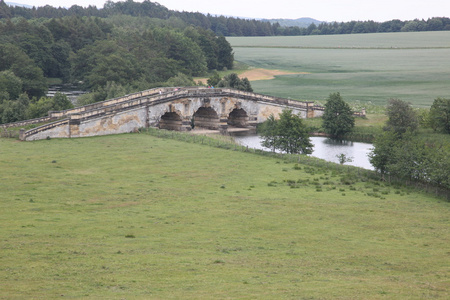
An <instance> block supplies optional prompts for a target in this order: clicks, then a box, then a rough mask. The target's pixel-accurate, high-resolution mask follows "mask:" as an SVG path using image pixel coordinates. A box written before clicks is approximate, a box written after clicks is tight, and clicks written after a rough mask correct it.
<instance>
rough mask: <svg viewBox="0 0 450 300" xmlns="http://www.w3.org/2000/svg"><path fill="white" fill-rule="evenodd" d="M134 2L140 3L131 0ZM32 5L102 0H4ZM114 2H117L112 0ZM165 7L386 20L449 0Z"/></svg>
mask: <svg viewBox="0 0 450 300" xmlns="http://www.w3.org/2000/svg"><path fill="white" fill-rule="evenodd" d="M134 1H135V2H142V1H140V0H134ZM5 2H15V3H22V4H28V5H34V6H45V5H47V4H48V5H51V6H55V7H58V6H62V7H70V6H72V5H74V4H77V5H80V6H89V5H95V6H97V7H98V8H103V5H104V3H105V2H106V1H105V0H6V1H5ZM113 2H117V1H115V0H113ZM152 2H158V3H160V4H161V5H164V6H165V7H167V8H169V9H172V10H178V11H192V12H202V13H210V14H219V15H225V16H237V17H248V18H266V19H281V18H283V19H297V18H302V17H310V18H314V19H317V20H320V21H328V22H331V21H352V20H355V21H358V20H361V21H366V20H374V21H379V22H382V21H388V20H392V19H400V20H413V19H416V18H417V19H428V18H431V17H449V16H450V1H449V0H426V1H424V0H320V1H317V0H225V1H212V0H158V1H152Z"/></svg>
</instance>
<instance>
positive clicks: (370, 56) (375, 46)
mask: <svg viewBox="0 0 450 300" xmlns="http://www.w3.org/2000/svg"><path fill="white" fill-rule="evenodd" d="M227 40H228V41H229V42H230V43H231V45H232V47H233V49H234V52H235V59H236V60H237V61H240V62H243V63H245V64H247V65H249V66H251V67H255V68H266V69H279V70H286V71H291V72H308V73H309V74H297V75H283V76H277V77H276V78H275V79H274V80H270V81H253V82H252V86H253V88H254V90H255V91H256V92H259V93H263V94H270V95H275V96H280V97H286V98H292V99H299V100H314V101H323V100H324V99H326V98H327V97H328V95H329V94H330V93H334V92H340V93H341V95H342V96H343V98H344V99H345V100H346V101H349V102H355V101H360V102H362V103H369V102H370V103H373V104H376V105H385V104H386V101H387V99H389V98H399V99H402V100H404V101H408V102H411V103H412V104H413V105H415V106H417V107H429V106H431V104H432V103H433V100H434V99H435V98H437V97H444V98H446V97H447V98H448V97H449V95H450V85H449V84H448V83H449V82H450V71H449V70H450V59H449V57H450V31H442V32H415V33H379V34H361V35H358V34H355V35H331V36H297V37H229V38H227Z"/></svg>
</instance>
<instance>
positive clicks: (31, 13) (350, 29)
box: [0, 0, 450, 36]
mask: <svg viewBox="0 0 450 300" xmlns="http://www.w3.org/2000/svg"><path fill="white" fill-rule="evenodd" d="M116 15H128V16H134V17H149V18H154V19H161V20H170V21H171V22H172V23H183V24H184V25H185V26H187V25H193V26H196V27H201V28H203V29H208V30H212V31H213V32H214V33H215V34H216V35H224V36H272V35H319V34H352V33H375V32H400V31H405V32H407V31H440V30H450V18H446V17H435V18H429V19H427V20H419V19H415V20H409V21H401V20H391V21H386V22H375V21H350V22H329V23H327V22H325V23H321V24H319V25H315V24H311V25H310V26H308V27H306V28H303V27H298V26H288V27H287V26H280V24H279V23H277V22H275V23H271V22H269V21H262V20H254V19H242V18H235V17H224V16H212V15H210V14H207V15H204V14H202V13H198V12H196V13H194V12H185V11H183V12H179V11H174V10H169V9H167V8H166V7H164V6H162V5H160V4H159V3H157V2H151V1H148V0H145V1H143V2H141V3H140V2H134V1H133V0H127V1H118V2H112V1H108V2H106V3H105V5H104V7H103V8H97V7H96V6H89V7H86V8H84V7H81V6H78V5H73V6H72V7H70V8H68V9H67V8H62V7H58V8H55V7H52V6H49V5H46V6H43V7H33V8H31V9H30V8H24V7H19V6H16V7H9V6H8V5H6V4H5V3H4V0H1V2H0V19H1V18H5V19H8V18H15V17H23V18H25V19H34V18H62V17H67V16H78V17H100V18H109V17H111V16H116Z"/></svg>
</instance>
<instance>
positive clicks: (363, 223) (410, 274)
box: [0, 133, 450, 299]
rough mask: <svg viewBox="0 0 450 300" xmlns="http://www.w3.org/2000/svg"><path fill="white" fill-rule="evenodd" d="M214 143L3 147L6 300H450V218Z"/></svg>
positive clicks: (1, 143)
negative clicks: (428, 299)
mask: <svg viewBox="0 0 450 300" xmlns="http://www.w3.org/2000/svg"><path fill="white" fill-rule="evenodd" d="M199 139H202V143H199ZM209 143H210V142H204V143H203V138H201V137H197V143H188V142H184V141H177V140H172V139H164V138H159V137H156V136H152V135H149V134H143V133H141V134H125V135H115V136H103V137H95V138H83V139H52V140H42V141H36V142H18V141H16V140H12V139H0V170H1V174H2V175H1V176H2V177H1V179H2V180H1V181H0V220H1V222H0V238H1V242H0V282H1V283H0V298H2V299H55V298H59V299H61V298H63V299H66V298H84V299H424V298H435V299H449V298H450V260H449V255H450V230H449V229H450V228H449V224H450V223H449V222H450V211H449V208H450V207H449V204H450V203H449V202H446V201H444V200H442V199H439V198H435V197H433V196H432V195H430V194H424V193H421V192H417V191H414V190H410V189H408V188H405V187H399V186H394V185H389V184H387V183H382V182H379V181H375V180H370V179H365V177H364V176H359V172H358V175H356V174H355V175H349V174H350V173H348V172H349V170H350V169H348V170H347V168H344V169H339V168H337V167H334V166H331V165H330V167H328V168H320V167H318V166H314V165H311V164H308V165H303V164H301V163H300V164H297V162H296V161H294V162H287V161H285V160H283V159H281V158H275V157H268V156H261V155H256V154H252V153H247V152H241V151H234V150H235V148H234V149H233V147H231V148H230V149H218V148H213V147H211V146H209V145H208V144H209ZM300 160H301V161H302V160H305V158H301V159H300ZM339 170H340V171H339Z"/></svg>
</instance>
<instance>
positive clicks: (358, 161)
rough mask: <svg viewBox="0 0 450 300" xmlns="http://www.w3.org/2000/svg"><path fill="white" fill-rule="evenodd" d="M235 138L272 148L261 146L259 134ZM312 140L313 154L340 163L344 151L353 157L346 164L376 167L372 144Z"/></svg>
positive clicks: (249, 145) (325, 139)
mask: <svg viewBox="0 0 450 300" xmlns="http://www.w3.org/2000/svg"><path fill="white" fill-rule="evenodd" d="M234 139H235V140H236V142H238V143H240V144H241V145H243V146H248V147H249V148H255V149H263V150H266V151H270V149H267V148H264V147H262V146H261V138H260V137H259V136H257V135H247V136H235V137H234ZM311 142H312V143H313V145H314V148H313V153H312V154H310V155H311V156H314V157H317V158H321V159H324V160H327V161H331V162H335V163H339V160H338V158H337V157H336V156H337V155H340V154H342V153H343V154H345V156H346V157H350V158H351V159H352V161H351V162H347V163H345V164H346V165H352V166H356V167H361V168H364V169H368V170H373V169H374V168H373V167H372V165H371V164H370V162H369V157H368V154H369V153H370V151H371V149H372V148H373V145H372V144H368V143H359V142H351V141H336V140H332V139H329V138H325V137H311Z"/></svg>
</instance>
